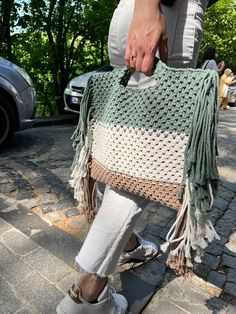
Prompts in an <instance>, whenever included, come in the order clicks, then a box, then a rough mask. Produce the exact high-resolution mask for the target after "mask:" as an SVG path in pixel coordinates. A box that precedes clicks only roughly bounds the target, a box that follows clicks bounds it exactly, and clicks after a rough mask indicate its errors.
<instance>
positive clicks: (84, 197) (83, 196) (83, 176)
mask: <svg viewBox="0 0 236 314" xmlns="http://www.w3.org/2000/svg"><path fill="white" fill-rule="evenodd" d="M92 97H93V89H92V77H90V79H89V81H88V84H87V87H86V90H85V93H84V95H83V99H82V102H81V106H80V119H79V123H78V126H77V128H76V130H75V132H74V134H73V135H72V140H73V147H74V149H75V150H76V152H75V157H74V161H73V165H72V174H71V177H72V179H71V180H70V181H69V182H70V184H71V186H72V187H73V188H74V198H75V199H77V200H78V203H79V205H78V206H79V208H81V209H82V211H83V213H84V214H85V215H86V218H87V220H88V222H89V223H91V221H92V219H93V217H94V216H95V214H96V212H97V196H96V185H95V181H94V180H93V179H92V178H91V177H90V167H89V166H90V158H91V156H90V150H91V130H90V111H91V109H90V104H91V100H92Z"/></svg>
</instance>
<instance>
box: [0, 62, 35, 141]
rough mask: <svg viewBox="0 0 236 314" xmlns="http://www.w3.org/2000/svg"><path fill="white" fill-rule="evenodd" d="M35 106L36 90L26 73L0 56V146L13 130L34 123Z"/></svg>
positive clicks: (21, 128)
mask: <svg viewBox="0 0 236 314" xmlns="http://www.w3.org/2000/svg"><path fill="white" fill-rule="evenodd" d="M36 107H37V100H36V92H35V88H34V85H33V82H32V80H31V78H30V76H29V75H28V73H26V72H25V70H23V69H22V68H20V67H19V66H17V65H16V64H14V63H12V62H10V61H8V60H6V59H3V58H1V57H0V146H1V145H3V144H4V143H5V142H6V141H7V140H8V139H9V138H10V137H11V136H12V135H13V133H14V132H15V131H18V130H23V129H25V128H28V127H31V126H32V125H33V124H34V118H35V110H36Z"/></svg>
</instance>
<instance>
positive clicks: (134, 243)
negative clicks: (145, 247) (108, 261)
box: [124, 234, 140, 253]
mask: <svg viewBox="0 0 236 314" xmlns="http://www.w3.org/2000/svg"><path fill="white" fill-rule="evenodd" d="M139 246H140V243H139V241H138V238H137V236H136V235H135V234H132V235H131V237H130V238H129V241H128V242H127V243H126V246H125V248H124V252H125V253H129V252H132V251H134V250H136V249H137V248H138V247H139Z"/></svg>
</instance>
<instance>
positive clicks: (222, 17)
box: [199, 0, 236, 71]
mask: <svg viewBox="0 0 236 314" xmlns="http://www.w3.org/2000/svg"><path fill="white" fill-rule="evenodd" d="M207 46H214V47H216V48H217V59H218V61H219V62H220V61H221V60H224V62H225V64H226V67H229V68H231V69H233V70H234V71H236V0H219V1H218V2H216V3H215V4H214V5H212V6H211V7H210V8H209V9H208V10H207V13H206V17H205V31H204V39H203V42H202V45H201V52H200V58H199V59H201V57H202V54H203V51H204V50H205V48H206V47H207Z"/></svg>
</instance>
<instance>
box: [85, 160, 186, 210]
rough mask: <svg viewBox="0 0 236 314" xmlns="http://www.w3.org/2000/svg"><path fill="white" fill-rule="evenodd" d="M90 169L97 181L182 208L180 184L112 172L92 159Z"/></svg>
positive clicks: (169, 205) (175, 207)
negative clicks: (179, 198) (179, 193)
mask: <svg viewBox="0 0 236 314" xmlns="http://www.w3.org/2000/svg"><path fill="white" fill-rule="evenodd" d="M90 167H91V168H90V170H91V177H92V178H93V179H95V180H98V181H101V182H104V183H106V184H109V185H111V186H113V187H116V188H118V189H124V190H126V191H129V192H132V193H135V194H139V195H142V196H144V197H146V198H149V199H151V200H153V201H156V202H161V203H162V204H164V205H166V206H168V207H171V208H174V209H179V208H180V207H181V203H180V202H179V200H178V199H177V197H176V194H177V192H178V191H179V190H180V184H178V183H169V182H156V181H151V180H142V179H140V178H136V177H132V176H129V175H124V174H121V173H119V172H116V171H110V170H107V169H106V168H105V167H103V166H102V165H101V164H100V163H99V162H98V161H96V160H95V159H92V161H91V166H90Z"/></svg>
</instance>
